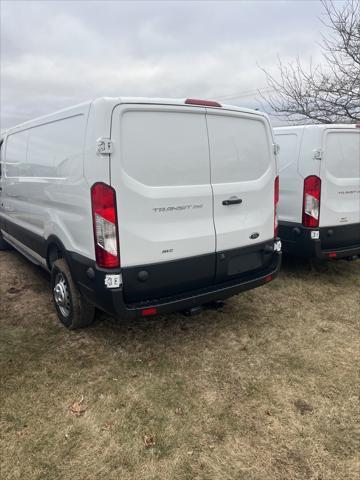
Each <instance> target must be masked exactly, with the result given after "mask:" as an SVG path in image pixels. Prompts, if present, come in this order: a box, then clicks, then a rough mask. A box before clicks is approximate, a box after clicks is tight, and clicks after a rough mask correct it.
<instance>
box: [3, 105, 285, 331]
mask: <svg viewBox="0 0 360 480" xmlns="http://www.w3.org/2000/svg"><path fill="white" fill-rule="evenodd" d="M0 188H1V191H0V233H1V238H0V242H1V243H0V247H1V248H5V247H6V246H7V245H8V244H10V245H12V246H13V247H15V248H16V249H17V250H19V251H20V252H21V253H23V254H24V255H25V256H26V257H28V258H29V259H30V260H32V261H33V262H34V263H36V264H39V265H41V266H43V267H44V268H46V269H47V270H49V271H50V272H51V282H52V292H53V297H54V305H55V308H56V311H57V314H58V316H59V318H60V320H61V321H62V323H63V324H64V325H65V326H66V327H68V328H77V327H83V326H86V325H88V324H90V323H91V322H92V320H93V316H94V308H95V307H98V308H100V309H102V310H104V311H106V312H108V313H110V314H112V315H115V316H118V317H122V316H129V317H136V316H142V317H144V316H145V317H146V316H150V315H155V314H162V313H167V312H171V311H189V312H192V311H195V310H197V309H199V308H202V307H203V306H208V305H211V304H214V302H218V301H220V300H223V299H225V298H227V297H230V296H232V295H235V294H237V293H239V292H241V291H244V290H248V289H250V288H254V287H257V286H260V285H262V284H264V283H266V282H268V281H270V280H272V279H273V278H274V277H275V276H276V275H277V273H278V270H279V266H280V259H281V252H280V250H281V244H280V242H279V241H278V239H277V211H276V209H277V200H278V178H277V166H276V155H275V149H274V142H273V137H272V131H271V127H270V125H269V121H268V118H267V117H266V115H264V114H262V113H259V112H257V111H251V110H246V109H242V108H238V107H232V106H222V105H220V104H219V103H217V102H212V101H201V100H192V99H188V100H169V99H147V98H101V99H97V100H94V101H92V102H89V103H85V104H82V105H80V106H76V107H73V108H70V109H66V110H63V111H61V112H57V113H54V114H52V115H49V116H46V117H42V118H39V119H37V120H33V121H30V122H27V123H24V124H22V125H18V126H16V127H14V128H11V129H9V130H7V131H6V132H5V134H4V135H3V138H2V146H1V177H0Z"/></svg>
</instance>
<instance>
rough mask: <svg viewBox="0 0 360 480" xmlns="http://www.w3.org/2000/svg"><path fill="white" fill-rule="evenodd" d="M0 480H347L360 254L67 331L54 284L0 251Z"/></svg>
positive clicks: (355, 410) (353, 425) (355, 424)
mask: <svg viewBox="0 0 360 480" xmlns="http://www.w3.org/2000/svg"><path fill="white" fill-rule="evenodd" d="M0 298H1V302H0V309H1V310H0V313H1V322H0V329H1V330H0V376H1V377H0V380H1V385H0V413H1V419H0V465H1V466H0V468H1V470H0V477H1V479H2V480H10V479H11V480H12V479H21V480H30V479H31V480H33V479H39V480H40V479H41V480H53V479H61V480H70V479H71V480H73V479H76V480H93V479H101V480H102V479H106V480H115V479H116V480H130V479H131V480H132V479H134V480H143V479H146V480H148V479H149V480H150V479H153V480H155V479H159V480H163V479H166V480H177V479H179V480H180V479H181V480H182V479H184V480H185V479H189V480H190V479H202V480H205V479H211V480H213V479H214V480H216V479H222V480H233V479H234V480H235V479H239V480H241V479H244V480H282V479H284V480H293V479H294V480H295V479H299V480H305V479H306V480H307V479H313V480H352V479H354V480H356V479H357V478H359V476H358V475H359V472H360V461H359V452H360V428H359V425H360V411H359V366H360V348H359V347H360V343H359V322H360V311H359V310H360V306H359V305H360V261H357V262H352V263H348V262H345V261H339V262H333V263H331V264H329V265H328V266H327V267H324V268H321V269H317V270H310V268H309V266H308V265H307V264H306V263H304V262H300V261H294V260H293V261H291V262H290V261H284V266H283V270H282V273H281V275H280V277H279V278H278V279H277V280H276V281H274V282H273V283H271V284H269V285H267V286H264V287H261V288H258V289H256V290H253V291H249V292H247V293H245V294H242V295H239V296H237V297H235V298H233V299H230V300H228V301H227V303H226V305H225V306H224V308H223V309H222V310H221V311H217V312H215V311H207V312H204V313H202V314H200V315H198V316H196V317H192V318H188V317H184V316H182V315H178V314H174V315H169V316H166V317H160V318H155V319H151V320H141V321H132V322H120V323H116V322H115V321H114V320H112V319H111V318H110V317H108V316H106V315H103V314H98V316H97V321H96V323H95V325H94V326H93V327H92V328H90V329H87V330H83V331H80V332H69V331H66V330H65V329H64V328H63V327H62V326H61V325H60V324H59V322H58V320H57V318H56V315H55V313H54V309H53V306H52V303H51V296H50V284H49V278H48V276H47V274H46V273H44V272H42V271H41V270H40V269H38V268H37V267H35V266H33V265H31V264H30V263H29V262H28V261H27V260H26V259H24V258H23V257H21V256H20V255H19V254H17V253H16V252H14V251H9V252H1V253H0Z"/></svg>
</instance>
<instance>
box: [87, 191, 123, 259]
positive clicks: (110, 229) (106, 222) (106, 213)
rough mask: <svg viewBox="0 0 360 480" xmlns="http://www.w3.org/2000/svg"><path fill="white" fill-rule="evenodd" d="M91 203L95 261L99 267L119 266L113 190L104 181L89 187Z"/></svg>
mask: <svg viewBox="0 0 360 480" xmlns="http://www.w3.org/2000/svg"><path fill="white" fill-rule="evenodd" d="M91 205H92V214H93V227H94V239H95V255H96V263H97V264H98V266H99V267H104V268H116V267H119V266H120V256H119V240H118V234H117V226H118V225H117V213H116V195H115V190H114V189H113V188H112V187H110V186H109V185H106V184H105V183H95V184H94V185H93V186H92V187H91Z"/></svg>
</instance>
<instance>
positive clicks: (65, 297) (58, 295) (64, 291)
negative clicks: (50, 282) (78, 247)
mask: <svg viewBox="0 0 360 480" xmlns="http://www.w3.org/2000/svg"><path fill="white" fill-rule="evenodd" d="M54 299H55V303H56V305H57V306H58V307H59V310H60V312H61V314H62V315H63V316H64V317H68V316H69V315H70V311H71V301H70V294H69V289H68V285H67V282H66V280H65V278H64V276H63V275H62V274H61V273H59V274H58V275H57V277H56V281H55V287H54Z"/></svg>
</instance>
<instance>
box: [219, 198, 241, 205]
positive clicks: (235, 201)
mask: <svg viewBox="0 0 360 480" xmlns="http://www.w3.org/2000/svg"><path fill="white" fill-rule="evenodd" d="M239 203H242V200H241V198H237V197H231V198H229V199H228V200H223V202H222V204H223V205H238V204H239Z"/></svg>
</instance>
